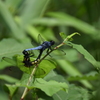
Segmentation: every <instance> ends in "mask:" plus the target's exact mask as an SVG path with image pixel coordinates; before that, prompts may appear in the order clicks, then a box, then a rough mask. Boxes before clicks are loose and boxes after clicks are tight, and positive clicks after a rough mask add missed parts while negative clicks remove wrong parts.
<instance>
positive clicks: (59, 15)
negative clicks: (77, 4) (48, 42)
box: [47, 12, 100, 38]
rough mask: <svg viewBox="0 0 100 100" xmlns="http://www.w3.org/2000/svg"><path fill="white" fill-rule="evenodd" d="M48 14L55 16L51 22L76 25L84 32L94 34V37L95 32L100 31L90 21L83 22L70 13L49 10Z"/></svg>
mask: <svg viewBox="0 0 100 100" xmlns="http://www.w3.org/2000/svg"><path fill="white" fill-rule="evenodd" d="M47 15H49V16H51V17H54V18H55V19H54V21H50V24H51V22H52V24H53V25H54V24H56V25H67V26H72V27H75V28H77V29H79V30H81V31H83V32H84V33H87V34H90V35H91V34H92V35H93V37H94V35H95V33H98V31H100V30H97V29H96V28H95V27H93V26H91V25H89V24H88V23H86V22H83V21H81V20H79V19H77V18H75V17H73V16H70V15H68V14H65V13H63V12H49V13H48V14H47ZM48 21H49V20H48ZM54 22H56V23H54ZM48 23H49V22H48ZM94 38H95V37H94Z"/></svg>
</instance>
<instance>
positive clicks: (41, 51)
mask: <svg viewBox="0 0 100 100" xmlns="http://www.w3.org/2000/svg"><path fill="white" fill-rule="evenodd" d="M42 53H43V50H42V49H41V50H40V54H39V55H38V57H37V59H36V60H38V59H40V57H41V55H42Z"/></svg>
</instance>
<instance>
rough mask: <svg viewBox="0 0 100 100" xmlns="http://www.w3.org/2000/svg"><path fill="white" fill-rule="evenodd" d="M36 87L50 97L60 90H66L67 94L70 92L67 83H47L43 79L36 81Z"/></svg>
mask: <svg viewBox="0 0 100 100" xmlns="http://www.w3.org/2000/svg"><path fill="white" fill-rule="evenodd" d="M34 87H36V88H39V89H41V90H42V91H44V92H45V93H46V94H47V95H49V96H52V95H53V94H55V93H56V92H58V91H59V90H65V91H66V92H67V91H68V85H67V84H66V83H61V82H57V81H49V82H46V81H45V80H43V79H41V78H38V79H36V80H35V83H34Z"/></svg>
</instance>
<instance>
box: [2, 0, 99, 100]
mask: <svg viewBox="0 0 100 100" xmlns="http://www.w3.org/2000/svg"><path fill="white" fill-rule="evenodd" d="M99 10H100V1H99V0H0V59H2V57H12V56H13V55H15V54H20V55H22V51H23V50H24V49H26V48H32V47H33V46H32V44H31V41H33V44H34V47H35V46H38V34H41V36H42V37H43V38H45V39H46V40H54V41H55V42H56V44H59V43H61V42H62V41H63V40H62V39H61V37H60V35H59V33H60V32H64V33H65V34H66V35H70V34H72V33H74V32H78V33H80V34H81V36H77V35H76V36H74V40H73V41H72V42H73V43H76V44H81V45H82V46H83V47H84V48H85V49H86V50H87V51H88V52H89V53H90V54H91V55H92V56H93V57H94V58H95V59H96V60H97V61H100V46H99V43H100V11H99ZM61 49H62V50H64V52H65V53H66V55H64V56H60V57H55V58H54V60H55V62H56V63H57V69H56V70H55V71H56V72H57V73H58V74H60V75H62V76H63V77H68V76H71V75H78V74H77V71H78V72H79V73H81V74H84V75H85V74H90V73H92V72H94V71H95V68H94V67H93V65H92V64H91V63H89V62H88V61H87V60H86V59H85V58H84V56H83V55H81V54H80V53H79V52H78V51H77V50H75V49H73V48H71V47H68V46H63V47H61ZM10 67H12V66H10V65H9V64H8V63H6V62H5V63H2V62H1V63H0V74H1V75H5V74H6V75H9V76H12V77H14V78H17V79H20V77H21V75H22V72H21V71H20V70H19V69H18V68H16V67H12V68H11V70H9V68H10ZM76 70H77V71H76ZM73 73H75V74H73ZM4 80H5V79H4ZM4 80H0V84H1V85H0V94H3V95H5V93H3V92H4V91H3V88H2V86H3V84H4V83H6V82H5V81H4ZM6 81H7V80H6ZM77 84H78V83H77ZM92 84H94V82H92ZM79 85H80V84H79ZM81 85H84V86H86V87H88V88H89V87H90V85H87V84H85V83H84V82H83V83H81ZM1 98H2V97H1ZM2 100H3V99H2Z"/></svg>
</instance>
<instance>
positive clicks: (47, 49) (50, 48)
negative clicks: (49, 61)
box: [46, 47, 52, 57]
mask: <svg viewBox="0 0 100 100" xmlns="http://www.w3.org/2000/svg"><path fill="white" fill-rule="evenodd" d="M49 50H52V49H51V47H49V48H48V49H47V51H46V52H47V54H48V52H49ZM48 55H49V56H50V57H52V56H51V55H50V54H48Z"/></svg>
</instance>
